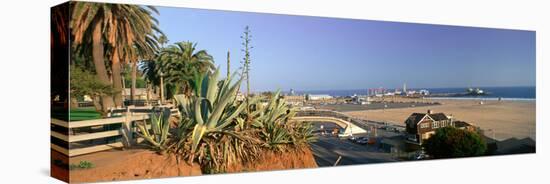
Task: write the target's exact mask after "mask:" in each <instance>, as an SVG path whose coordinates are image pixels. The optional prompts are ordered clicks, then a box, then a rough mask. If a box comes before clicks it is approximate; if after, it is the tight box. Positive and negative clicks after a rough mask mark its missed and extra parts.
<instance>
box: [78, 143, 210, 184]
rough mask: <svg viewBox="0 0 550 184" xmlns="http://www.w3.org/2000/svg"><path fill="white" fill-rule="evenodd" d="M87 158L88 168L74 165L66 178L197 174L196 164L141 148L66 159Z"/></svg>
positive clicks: (118, 178)
mask: <svg viewBox="0 0 550 184" xmlns="http://www.w3.org/2000/svg"><path fill="white" fill-rule="evenodd" d="M80 161H88V162H91V163H93V164H94V167H93V168H91V169H75V170H71V172H70V182H71V183H80V182H98V181H115V180H133V179H149V178H163V177H174V176H196V175H201V169H200V167H199V165H198V164H194V165H193V166H190V165H189V164H187V163H186V162H185V161H180V162H179V164H178V163H177V162H176V158H175V156H173V155H170V154H166V155H159V154H157V153H156V152H153V151H149V150H144V149H131V150H125V151H115V150H114V151H105V152H99V153H94V154H89V155H83V156H78V157H74V158H71V159H70V162H71V164H77V165H78V163H79V162H80Z"/></svg>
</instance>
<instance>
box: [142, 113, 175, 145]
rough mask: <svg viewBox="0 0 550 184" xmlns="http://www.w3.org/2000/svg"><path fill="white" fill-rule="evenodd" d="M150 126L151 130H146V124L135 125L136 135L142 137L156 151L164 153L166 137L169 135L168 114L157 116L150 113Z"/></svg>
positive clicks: (166, 142)
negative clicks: (136, 128) (137, 129)
mask: <svg viewBox="0 0 550 184" xmlns="http://www.w3.org/2000/svg"><path fill="white" fill-rule="evenodd" d="M150 116H151V118H150V124H151V130H149V129H148V128H147V125H146V124H137V127H138V128H139V130H140V131H139V132H137V134H138V135H139V136H141V137H143V138H144V139H145V140H146V141H147V142H149V143H150V144H151V145H152V146H153V147H154V148H155V149H157V150H158V151H164V150H166V149H167V144H168V135H170V132H169V130H170V122H169V120H168V119H169V118H170V113H169V112H166V111H162V112H161V113H159V115H158V116H157V115H156V112H153V113H151V115H150Z"/></svg>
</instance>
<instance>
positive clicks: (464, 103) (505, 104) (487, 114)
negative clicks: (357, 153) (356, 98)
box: [344, 99, 536, 140]
mask: <svg viewBox="0 0 550 184" xmlns="http://www.w3.org/2000/svg"><path fill="white" fill-rule="evenodd" d="M424 100H426V101H433V102H439V103H440V105H431V106H423V107H408V108H394V109H376V110H360V111H349V112H344V113H345V114H347V115H350V116H354V117H358V118H361V119H367V120H373V121H382V122H387V123H390V124H397V125H403V124H404V123H403V122H404V121H405V119H406V118H407V117H408V116H409V115H410V114H412V113H415V112H419V113H424V112H427V110H432V111H433V112H442V113H445V114H447V115H452V116H453V117H454V118H455V119H456V120H460V121H466V122H468V123H471V124H473V125H475V126H479V127H480V128H481V129H483V130H485V134H486V135H487V136H489V137H493V134H494V137H495V138H496V139H497V140H504V139H509V138H518V139H521V138H525V137H530V138H531V139H533V140H536V100H502V101H498V100H488V101H484V103H483V104H481V103H480V100H479V99H437V100H436V99H424Z"/></svg>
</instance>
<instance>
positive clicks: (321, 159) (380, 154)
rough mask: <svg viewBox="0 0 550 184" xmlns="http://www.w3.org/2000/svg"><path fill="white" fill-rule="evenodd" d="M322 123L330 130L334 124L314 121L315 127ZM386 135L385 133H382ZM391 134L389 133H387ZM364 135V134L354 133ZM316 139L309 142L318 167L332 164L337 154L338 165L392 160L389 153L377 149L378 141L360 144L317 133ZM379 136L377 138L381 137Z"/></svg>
mask: <svg viewBox="0 0 550 184" xmlns="http://www.w3.org/2000/svg"><path fill="white" fill-rule="evenodd" d="M321 125H323V127H324V129H325V130H330V129H332V128H334V127H336V125H334V124H332V123H315V126H316V127H317V129H319V128H320V126H321ZM382 134H384V135H386V134H387V133H382ZM388 135H391V134H388ZM356 136H366V135H356ZM318 138H319V139H318V141H317V142H315V143H311V149H312V151H313V155H314V156H315V160H316V162H317V165H319V166H320V167H324V166H333V165H334V163H335V162H336V160H337V159H338V156H342V158H341V160H340V162H339V164H338V165H354V164H373V163H384V162H394V161H397V160H396V159H394V158H392V156H391V154H390V153H386V152H384V151H383V150H381V149H379V144H378V143H379V142H380V141H376V142H377V144H375V145H360V144H356V143H353V142H351V141H349V140H347V139H341V138H338V137H333V136H329V135H326V136H323V135H320V134H319V135H318ZM381 138H382V137H379V138H378V139H381Z"/></svg>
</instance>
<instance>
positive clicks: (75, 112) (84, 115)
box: [69, 107, 101, 121]
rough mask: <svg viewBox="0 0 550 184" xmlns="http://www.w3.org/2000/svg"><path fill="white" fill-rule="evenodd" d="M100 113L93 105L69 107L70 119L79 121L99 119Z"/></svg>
mask: <svg viewBox="0 0 550 184" xmlns="http://www.w3.org/2000/svg"><path fill="white" fill-rule="evenodd" d="M100 118H101V113H99V112H97V111H96V110H95V108H93V107H81V108H76V109H71V112H70V117H69V119H70V121H81V120H90V119H100Z"/></svg>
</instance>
